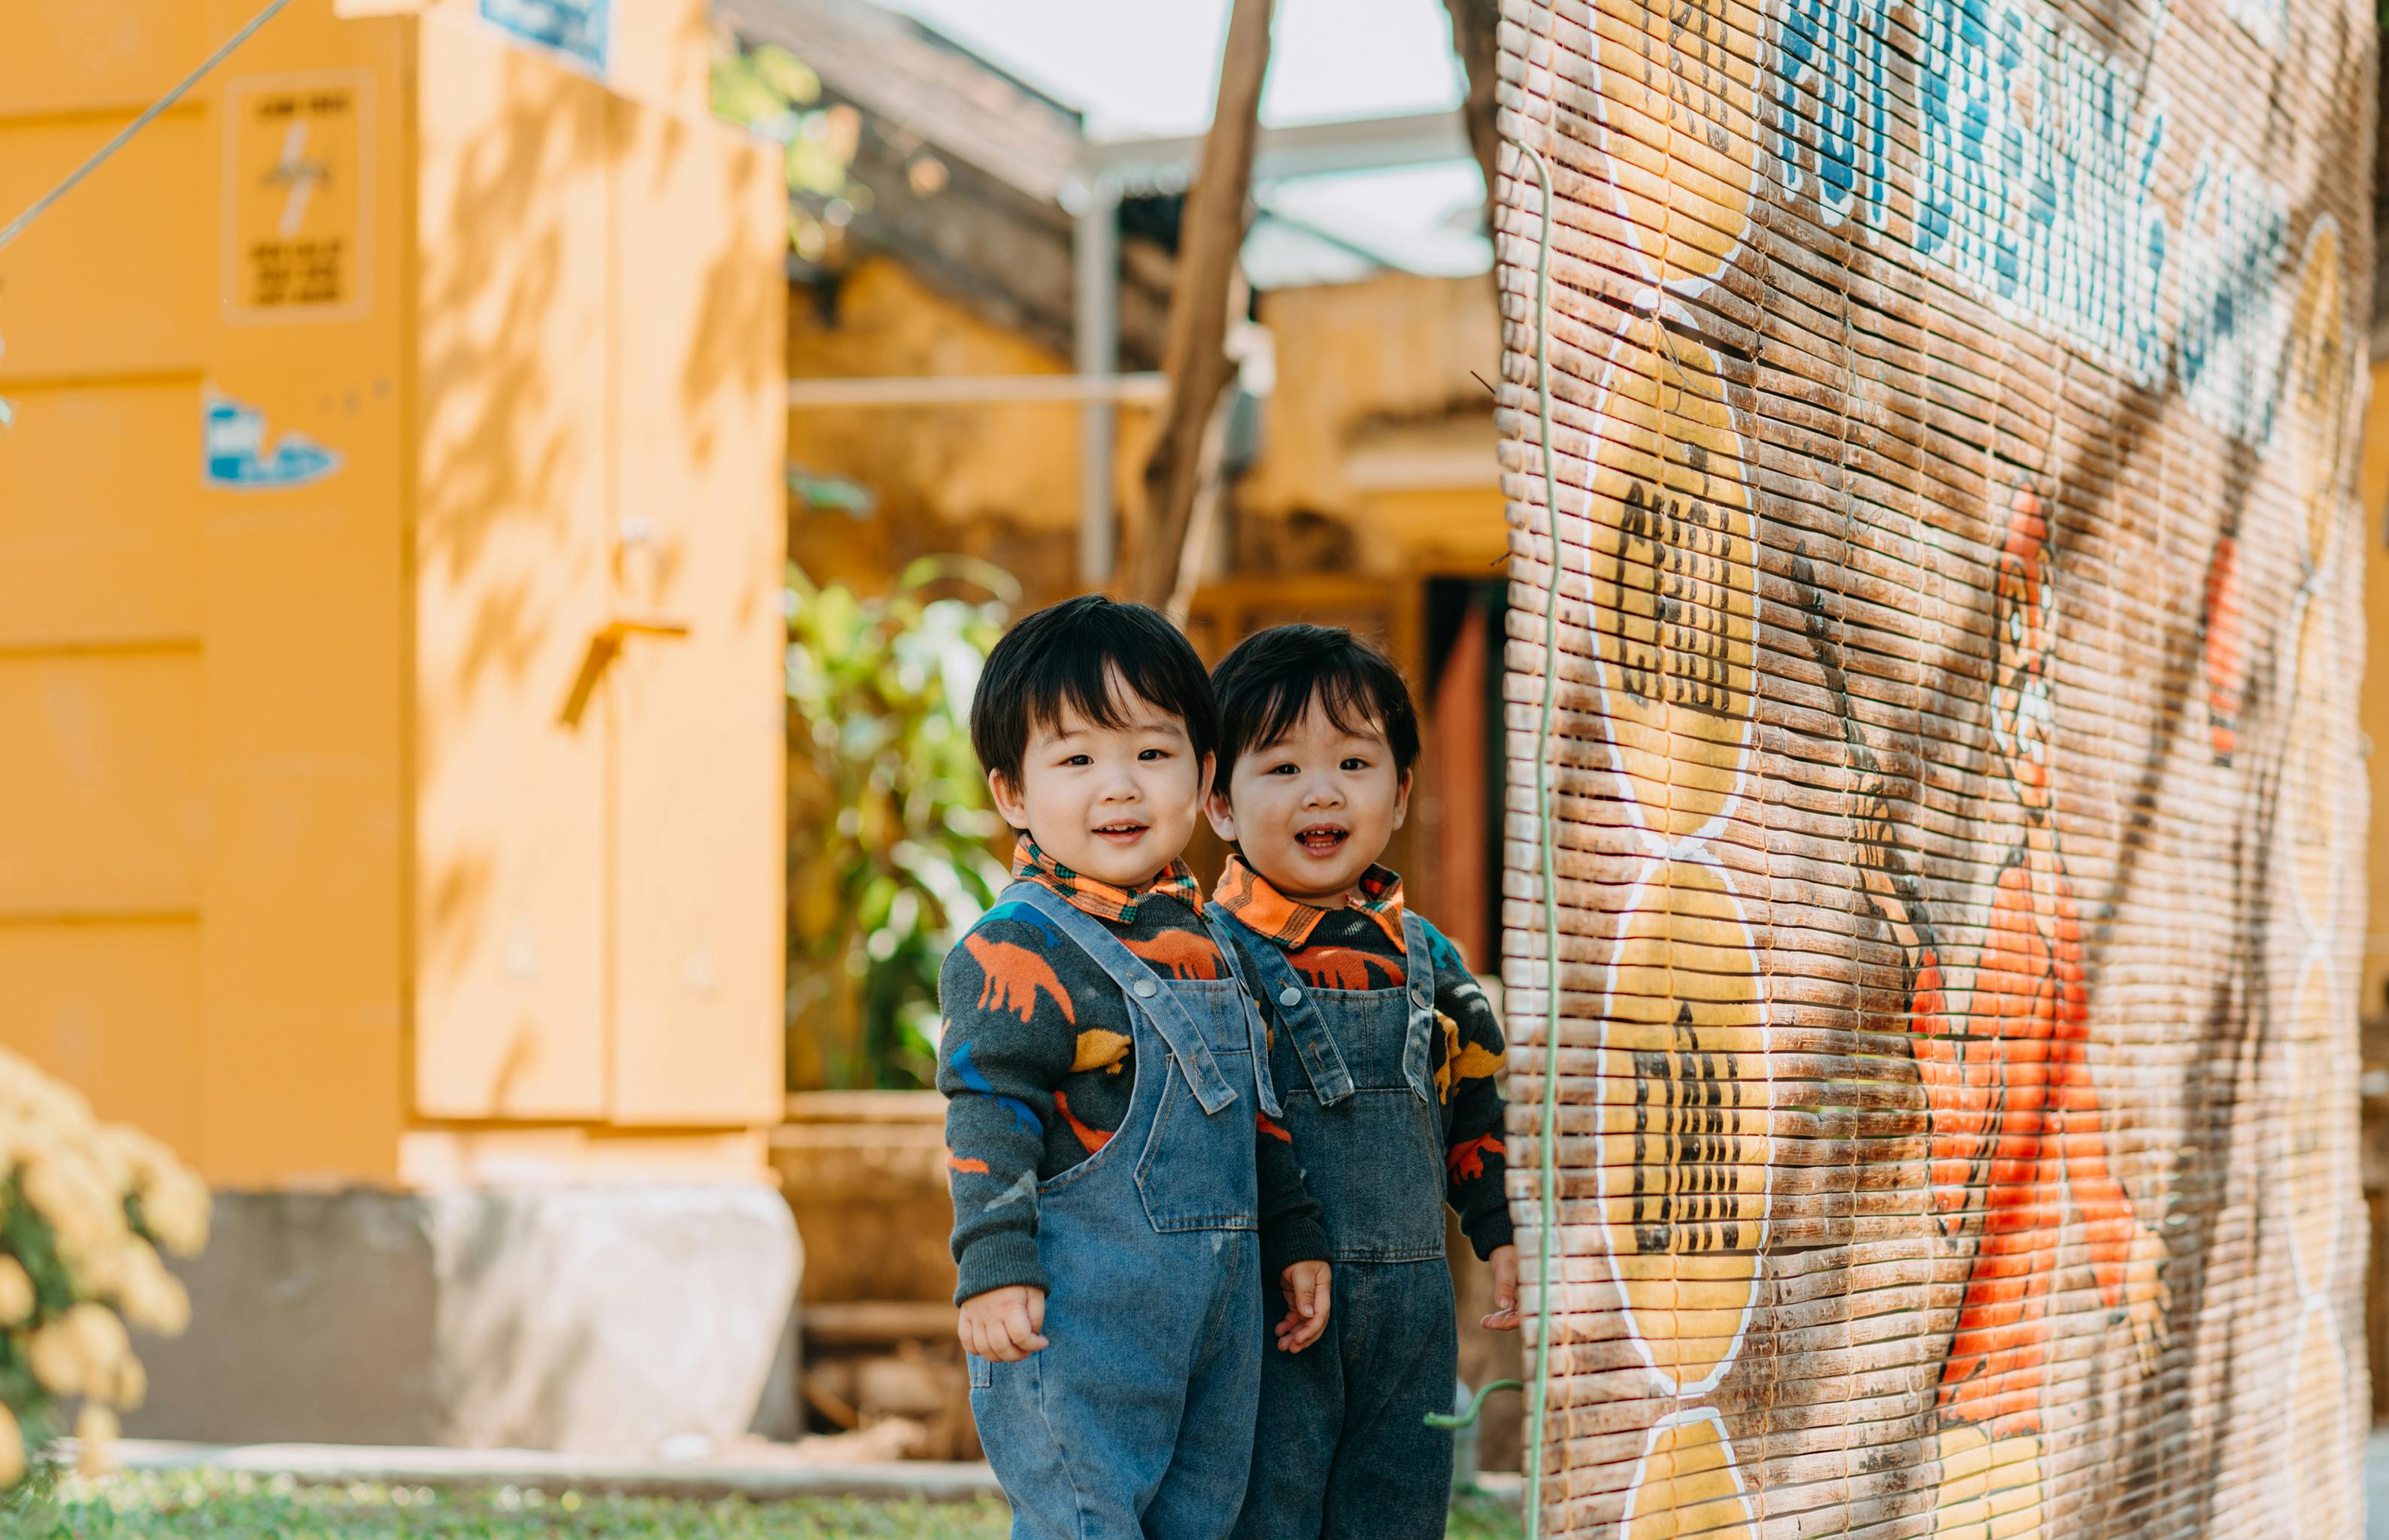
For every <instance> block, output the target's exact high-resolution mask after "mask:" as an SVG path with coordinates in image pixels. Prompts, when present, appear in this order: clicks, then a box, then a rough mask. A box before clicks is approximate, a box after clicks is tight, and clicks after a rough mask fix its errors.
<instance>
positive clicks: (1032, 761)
mask: <svg viewBox="0 0 2389 1540" xmlns="http://www.w3.org/2000/svg"><path fill="white" fill-rule="evenodd" d="M1115 699H1116V700H1118V703H1119V706H1120V711H1119V715H1120V716H1122V717H1123V718H1124V719H1126V720H1127V723H1128V725H1127V726H1125V727H1118V728H1112V727H1104V726H1101V725H1098V724H1096V723H1093V722H1090V721H1088V720H1086V719H1084V718H1082V717H1080V715H1079V714H1078V713H1077V712H1076V711H1073V710H1071V709H1069V708H1068V707H1067V706H1065V707H1064V708H1063V711H1062V719H1061V720H1060V721H1058V722H1054V723H1049V724H1044V725H1041V726H1037V727H1032V728H1031V729H1030V730H1029V734H1028V753H1027V754H1025V755H1023V756H1022V757H1021V761H1020V784H1019V785H1017V786H1015V785H1013V784H1012V783H1010V782H1009V781H1008V780H1006V779H1005V778H1004V777H1003V775H1002V774H1000V773H990V775H989V776H988V778H987V784H988V790H989V791H990V792H992V793H993V794H994V795H995V805H996V808H997V809H998V810H999V811H1000V812H1002V813H1003V816H1004V819H1005V821H1007V822H1009V823H1010V824H1011V825H1012V826H1013V827H1014V828H1016V829H1026V830H1027V831H1028V835H1029V837H1030V838H1031V839H1034V840H1035V841H1036V842H1037V844H1038V846H1039V847H1040V848H1041V849H1042V850H1043V851H1044V852H1045V853H1046V854H1047V855H1048V856H1051V857H1052V858H1053V859H1055V860H1057V861H1059V862H1061V863H1062V864H1063V865H1064V866H1067V867H1068V868H1070V870H1072V871H1073V872H1080V873H1082V874H1084V875H1086V876H1089V877H1092V878H1094V879H1095V880H1096V881H1097V882H1102V883H1109V884H1110V885H1113V886H1114V887H1123V888H1134V887H1137V886H1140V885H1143V884H1145V883H1148V882H1151V881H1152V880H1153V879H1154V878H1155V877H1156V876H1158V875H1160V874H1161V871H1162V869H1163V868H1164V867H1167V866H1168V865H1169V863H1170V862H1171V861H1174V860H1176V859H1178V858H1179V857H1180V856H1182V855H1183V854H1184V853H1185V850H1186V841H1187V839H1188V837H1189V836H1190V835H1192V834H1194V817H1195V813H1196V811H1197V809H1199V808H1201V807H1202V805H1203V787H1204V786H1205V785H1206V784H1207V783H1209V781H1210V779H1211V757H1210V756H1209V755H1204V756H1202V757H1199V758H1198V757H1196V755H1195V753H1194V742H1193V740H1191V739H1189V738H1188V737H1187V735H1186V723H1185V722H1184V721H1183V720H1182V719H1180V718H1179V717H1178V716H1177V714H1176V713H1174V712H1170V711H1167V710H1164V709H1163V708H1162V707H1160V706H1156V705H1154V704H1153V703H1152V702H1151V701H1147V700H1143V699H1140V698H1138V697H1137V696H1135V695H1133V694H1127V693H1126V692H1124V691H1121V692H1116V694H1115Z"/></svg>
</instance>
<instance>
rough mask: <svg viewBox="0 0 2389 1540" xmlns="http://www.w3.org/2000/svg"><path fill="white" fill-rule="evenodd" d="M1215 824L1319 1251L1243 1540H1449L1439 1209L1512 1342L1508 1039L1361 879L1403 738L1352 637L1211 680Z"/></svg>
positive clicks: (1402, 912)
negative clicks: (1456, 1218)
mask: <svg viewBox="0 0 2389 1540" xmlns="http://www.w3.org/2000/svg"><path fill="white" fill-rule="evenodd" d="M1211 679H1212V684H1213V686H1214V688H1215V689H1216V691H1217V693H1218V695H1219V700H1220V750H1219V765H1218V770H1217V772H1216V774H1215V776H1214V779H1213V782H1212V794H1211V797H1210V802H1209V809H1208V810H1209V813H1210V818H1211V823H1212V826H1213V827H1214V828H1215V829H1217V830H1218V831H1219V834H1220V838H1222V839H1224V840H1226V841H1227V842H1228V843H1229V844H1230V846H1233V854H1232V855H1231V856H1230V858H1229V860H1228V864H1227V870H1226V871H1225V872H1223V873H1222V874H1221V876H1220V883H1219V886H1218V887H1217V889H1216V890H1215V892H1214V895H1213V900H1214V903H1215V904H1216V906H1217V907H1218V908H1219V909H1220V910H1224V911H1225V912H1226V914H1227V915H1228V916H1229V919H1230V922H1231V931H1232V934H1233V935H1234V936H1235V938H1236V940H1237V944H1238V946H1239V948H1240V949H1241V950H1243V951H1244V952H1245V954H1246V957H1247V958H1248V960H1249V961H1250V962H1251V963H1252V967H1253V974H1254V984H1255V986H1256V992H1257V993H1258V995H1259V996H1260V997H1261V1004H1262V1009H1263V1011H1264V1012H1266V1013H1267V1015H1268V1017H1269V1019H1270V1025H1271V1050H1270V1064H1271V1075H1272V1077H1273V1078H1274V1080H1275V1081H1276V1085H1277V1088H1278V1091H1279V1094H1280V1097H1281V1098H1282V1100H1283V1101H1284V1111H1285V1119H1284V1121H1285V1126H1286V1127H1287V1128H1288V1129H1289V1130H1290V1131H1291V1133H1292V1134H1293V1136H1294V1150H1295V1154H1296V1157H1297V1159H1298V1160H1299V1161H1300V1162H1301V1164H1302V1167H1303V1176H1304V1179H1305V1181H1306V1183H1307V1185H1308V1186H1309V1189H1310V1191H1311V1193H1312V1195H1313V1196H1315V1197H1316V1198H1318V1200H1319V1202H1320V1203H1321V1206H1322V1211H1323V1212H1322V1218H1323V1219H1324V1221H1325V1223H1326V1228H1327V1244H1328V1255H1329V1259H1330V1261H1331V1263H1332V1264H1333V1266H1334V1269H1335V1274H1334V1281H1333V1284H1332V1290H1333V1295H1334V1307H1333V1309H1332V1310H1331V1311H1330V1312H1329V1314H1328V1323H1327V1332H1326V1336H1325V1337H1324V1338H1323V1339H1322V1341H1321V1343H1320V1345H1319V1347H1318V1348H1317V1349H1315V1350H1313V1351H1311V1352H1309V1353H1305V1354H1301V1355H1288V1354H1271V1355H1269V1357H1268V1361H1267V1362H1266V1363H1265V1364H1264V1365H1263V1366H1262V1377H1261V1406H1260V1419H1259V1426H1258V1434H1257V1437H1256V1440H1255V1449H1254V1457H1253V1472H1252V1480H1251V1483H1250V1485H1249V1486H1248V1488H1247V1490H1246V1499H1245V1510H1244V1514H1243V1516H1242V1518H1241V1519H1240V1520H1239V1521H1238V1522H1237V1530H1236V1533H1237V1534H1238V1535H1239V1536H1240V1537H1247V1540H1279V1537H1285V1540H1294V1537H1297V1536H1298V1537H1300V1540H1315V1537H1317V1536H1321V1535H1362V1534H1365V1535H1368V1536H1371V1537H1372V1540H1399V1537H1402V1536H1417V1537H1419V1540H1428V1537H1431V1536H1437V1535H1441V1534H1443V1533H1444V1524H1445V1518H1446V1509H1447V1507H1448V1505H1449V1502H1450V1485H1451V1435H1450V1433H1448V1432H1437V1431H1436V1430H1434V1429H1430V1428H1428V1427H1426V1426H1425V1425H1424V1421H1423V1419H1424V1417H1425V1415H1426V1414H1427V1413H1429V1412H1441V1411H1447V1410H1449V1409H1450V1405H1451V1393H1452V1384H1453V1381H1454V1379H1455V1377H1456V1374H1457V1367H1458V1366H1457V1359H1458V1342H1457V1337H1456V1331H1455V1324H1454V1321H1453V1315H1452V1312H1453V1302H1452V1289H1451V1274H1450V1270H1449V1269H1448V1267H1447V1266H1446V1265H1445V1260H1444V1242H1443V1210H1444V1205H1445V1203H1447V1202H1449V1203H1450V1206H1451V1207H1452V1208H1453V1209H1454V1210H1456V1211H1457V1212H1458V1214H1459V1215H1460V1225H1461V1228H1462V1230H1463V1232H1464V1233H1465V1234H1466V1235H1467V1236H1468V1239H1469V1241H1470V1243H1471V1244H1472V1245H1473V1246H1474V1247H1475V1248H1476V1254H1478V1255H1479V1256H1481V1257H1484V1258H1487V1259H1488V1261H1489V1262H1490V1263H1491V1264H1492V1267H1493V1279H1494V1301H1495V1304H1496V1305H1497V1306H1498V1310H1497V1313H1496V1314H1495V1315H1492V1316H1488V1317H1486V1319H1485V1323H1484V1324H1485V1325H1487V1326H1488V1327H1493V1328H1495V1329H1497V1330H1506V1329H1514V1328H1515V1327H1516V1325H1517V1324H1518V1321H1517V1316H1516V1313H1515V1312H1516V1301H1517V1277H1518V1266H1517V1250H1516V1248H1515V1247H1514V1245H1513V1244H1512V1243H1511V1226H1510V1214H1509V1205H1508V1203H1507V1201H1506V1199H1505V1197H1504V1195H1503V1192H1502V1174H1503V1165H1504V1163H1503V1152H1502V1136H1501V1128H1502V1104H1501V1091H1500V1090H1499V1089H1498V1088H1497V1087H1496V1085H1495V1082H1494V1078H1493V1075H1494V1071H1495V1070H1496V1069H1497V1068H1498V1067H1499V1066H1500V1064H1501V1050H1502V1045H1501V1026H1500V1025H1499V1023H1498V1022H1497V1021H1496V1020H1495V1018H1494V1013H1493V1008H1492V1003H1491V1002H1490V1001H1489V1000H1488V999H1486V996H1485V991H1484V990H1483V989H1482V988H1480V987H1479V986H1477V983H1476V978H1475V976H1474V975H1472V974H1470V973H1469V971H1468V968H1467V965H1466V964H1465V963H1464V962H1463V961H1462V959H1461V956H1460V953H1459V951H1458V949H1457V948H1454V947H1453V946H1452V945H1451V943H1450V941H1448V940H1446V939H1445V938H1444V937H1443V935H1441V934H1440V933H1438V932H1437V930H1436V929H1435V928H1434V927H1433V926H1431V925H1429V924H1427V923H1426V922H1425V921H1424V920H1423V919H1421V918H1420V917H1419V915H1418V914H1417V913H1416V912H1414V911H1412V910H1407V909H1406V908H1405V907H1404V905H1403V902H1402V885H1401V879H1400V877H1399V876H1398V875H1396V874H1395V873H1394V872H1389V871H1387V870H1386V868H1385V867H1383V866H1381V865H1379V864H1377V862H1378V858H1379V857H1380V856H1381V855H1382V854H1384V852H1385V848H1386V842H1387V841H1388V840H1390V839H1391V838H1392V837H1393V834H1394V831H1395V830H1397V829H1399V827H1401V823H1402V820H1403V818H1404V816H1405V815H1406V813H1407V811H1408V808H1409V802H1410V792H1411V770H1412V763H1413V761H1415V760H1416V759H1417V757H1418V749H1419V735H1418V719H1417V716H1416V714H1415V712H1414V711H1413V709H1412V705H1411V698H1410V692H1409V690H1408V689H1407V688H1406V687H1405V686H1404V685H1403V683H1402V679H1401V675H1400V674H1399V672H1398V671H1397V670H1396V669H1395V668H1394V666H1393V665H1392V664H1391V663H1389V662H1388V661H1386V658H1385V656H1384V655H1382V654H1380V653H1378V652H1376V651H1375V650H1374V649H1373V648H1371V647H1369V646H1368V645H1366V644H1365V643H1361V642H1360V641H1358V640H1356V639H1355V638H1354V637H1353V636H1352V635H1351V633H1350V632H1348V631H1345V630H1333V629H1329V628H1325V627H1319V626H1280V627H1278V628H1276V629H1274V630H1267V631H1263V632H1261V633H1260V634H1258V635H1257V636H1254V637H1252V638H1251V639H1249V640H1248V641H1246V642H1245V643H1243V644H1242V645H1241V646H1239V647H1237V648H1236V650H1235V651H1234V652H1233V653H1231V654H1229V655H1228V657H1227V658H1226V660H1225V661H1223V662H1222V663H1221V664H1220V667H1219V668H1217V669H1216V670H1214V671H1213V673H1212V676H1211Z"/></svg>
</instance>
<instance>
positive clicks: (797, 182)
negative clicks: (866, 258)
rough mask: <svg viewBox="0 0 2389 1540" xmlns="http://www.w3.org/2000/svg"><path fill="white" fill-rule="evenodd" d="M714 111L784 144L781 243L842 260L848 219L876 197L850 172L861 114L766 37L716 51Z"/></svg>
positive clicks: (819, 260)
mask: <svg viewBox="0 0 2389 1540" xmlns="http://www.w3.org/2000/svg"><path fill="white" fill-rule="evenodd" d="M713 114H714V116H715V117H717V118H720V119H722V121H725V122H732V123H735V124H737V125H738V126H739V127H741V128H744V129H748V130H751V131H752V132H754V133H756V134H760V135H762V136H763V137H764V138H767V139H771V140H773V141H775V142H777V143H778V144H779V145H780V146H783V153H784V155H785V158H786V166H785V172H786V179H787V184H788V244H789V246H790V247H791V248H794V250H795V251H796V253H797V255H798V257H800V258H802V259H803V260H804V261H808V262H812V263H815V264H817V265H819V266H822V267H824V268H833V269H834V268H837V267H839V266H842V265H843V264H844V262H845V260H846V254H847V253H846V230H847V226H848V225H849V224H850V223H853V221H854V220H855V219H856V218H857V217H858V216H860V215H862V214H867V213H869V212H870V211H871V210H872V207H873V204H874V202H875V199H874V197H873V194H872V191H871V189H870V187H869V186H867V185H864V184H863V183H862V182H861V181H859V180H857V179H856V177H855V176H854V174H853V172H854V158H855V155H856V154H857V152H858V151H860V150H861V148H862V113H861V112H860V111H858V110H857V109H856V108H854V107H853V106H851V105H850V104H849V103H845V102H824V101H823V99H822V82H821V76H819V75H817V74H815V73H814V72H813V70H812V68H811V66H810V65H808V64H806V63H805V61H804V60H802V59H800V58H798V57H797V56H796V55H794V54H792V53H790V52H788V51H787V50H786V48H781V47H776V46H774V45H770V44H765V45H762V46H760V47H756V48H747V47H740V46H737V45H725V46H724V47H722V49H720V50H718V51H717V52H716V53H715V55H714V59H713Z"/></svg>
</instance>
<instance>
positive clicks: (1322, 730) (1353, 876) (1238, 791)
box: [1209, 701, 1411, 908]
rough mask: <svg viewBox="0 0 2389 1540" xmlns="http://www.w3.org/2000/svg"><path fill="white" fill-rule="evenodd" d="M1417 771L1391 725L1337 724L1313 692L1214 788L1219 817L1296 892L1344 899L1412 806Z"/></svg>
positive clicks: (1254, 863)
mask: <svg viewBox="0 0 2389 1540" xmlns="http://www.w3.org/2000/svg"><path fill="white" fill-rule="evenodd" d="M1410 802H1411V778H1410V774H1409V772H1408V771H1406V770H1395V769H1394V751H1393V748H1392V746H1391V745H1388V744H1387V743H1386V734H1385V731H1384V729H1383V728H1381V727H1379V726H1378V725H1377V724H1376V723H1375V722H1370V723H1368V724H1366V726H1365V727H1364V728H1363V729H1362V731H1361V732H1346V731H1345V730H1344V729H1342V728H1340V727H1337V726H1336V725H1335V720H1334V719H1332V718H1330V717H1329V716H1328V715H1327V713H1326V712H1324V711H1322V710H1321V709H1320V708H1319V703H1318V702H1316V701H1313V702H1312V703H1311V705H1310V707H1309V710H1307V711H1305V712H1304V713H1303V714H1302V719H1301V720H1300V721H1298V722H1297V723H1296V724H1295V727H1294V731H1293V732H1289V733H1287V734H1286V735H1285V736H1284V737H1283V738H1281V739H1279V740H1278V741H1277V742H1276V743H1274V744H1265V745H1260V746H1258V747H1256V748H1249V749H1246V751H1245V753H1244V755H1243V756H1242V757H1240V758H1238V759H1237V761H1236V768H1235V770H1233V771H1232V772H1230V774H1229V777H1228V794H1227V795H1225V796H1221V795H1219V794H1218V793H1217V792H1214V793H1213V794H1212V795H1211V798H1210V803H1209V811H1210V815H1211V827H1212V828H1214V829H1216V830H1218V831H1219V834H1220V838H1221V839H1223V840H1226V841H1228V842H1229V843H1231V844H1233V845H1234V846H1236V847H1237V848H1238V849H1239V850H1242V851H1243V852H1244V856H1245V860H1246V863H1248V864H1249V865H1250V866H1251V867H1252V869H1253V870H1254V871H1256V872H1259V873H1260V874H1261V875H1262V876H1264V877H1266V878H1268V879H1269V881H1270V885H1271V886H1272V887H1274V888H1276V889H1277V890H1278V891H1279V892H1280V893H1283V894H1284V895H1285V896H1286V897H1289V898H1297V899H1300V900H1302V901H1304V902H1306V903H1313V904H1317V905H1319V906H1321V907H1322V908H1334V907H1335V906H1336V905H1338V904H1341V903H1342V902H1343V901H1344V900H1345V898H1346V897H1348V896H1349V895H1350V894H1351V892H1352V890H1353V889H1354V888H1355V887H1356V886H1357V885H1359V883H1360V881H1361V877H1362V875H1363V874H1365V873H1366V872H1368V870H1369V868H1370V866H1371V864H1372V863H1373V862H1374V861H1375V860H1376V859H1377V858H1378V857H1380V856H1382V855H1384V854H1385V853H1386V842H1387V841H1388V840H1391V839H1392V838H1393V837H1394V831H1395V830H1397V829H1399V828H1400V827H1401V826H1402V820H1403V819H1404V818H1406V817H1408V816H1409V814H1410Z"/></svg>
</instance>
